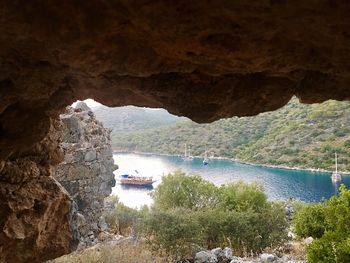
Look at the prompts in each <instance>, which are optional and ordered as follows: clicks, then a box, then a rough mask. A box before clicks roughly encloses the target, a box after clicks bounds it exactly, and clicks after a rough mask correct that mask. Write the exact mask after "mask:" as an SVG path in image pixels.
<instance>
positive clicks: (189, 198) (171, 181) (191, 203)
mask: <svg viewBox="0 0 350 263" xmlns="http://www.w3.org/2000/svg"><path fill="white" fill-rule="evenodd" d="M218 196H219V194H218V189H217V187H215V185H214V184H212V183H210V182H208V181H205V180H204V179H202V178H201V177H200V176H188V175H186V174H185V173H183V172H181V171H177V172H175V173H173V174H169V175H168V176H165V177H163V179H162V183H161V184H160V185H159V186H158V187H157V189H156V190H155V192H154V194H153V199H154V204H155V206H156V207H157V208H158V209H162V210H166V209H174V208H177V207H182V208H187V209H194V210H196V209H201V208H203V207H208V206H213V205H215V204H216V203H217V202H218Z"/></svg>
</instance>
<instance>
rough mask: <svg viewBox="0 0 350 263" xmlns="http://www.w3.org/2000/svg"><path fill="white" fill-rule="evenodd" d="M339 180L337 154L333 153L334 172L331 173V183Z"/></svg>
mask: <svg viewBox="0 0 350 263" xmlns="http://www.w3.org/2000/svg"><path fill="white" fill-rule="evenodd" d="M341 179H342V178H341V174H340V173H338V156H337V153H335V171H334V172H333V173H332V181H333V182H339V181H341Z"/></svg>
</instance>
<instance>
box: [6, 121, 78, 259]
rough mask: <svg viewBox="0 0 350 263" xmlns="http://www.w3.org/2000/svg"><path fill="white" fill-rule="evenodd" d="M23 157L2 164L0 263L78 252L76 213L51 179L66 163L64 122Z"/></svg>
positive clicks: (67, 196)
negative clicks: (56, 168) (61, 146)
mask: <svg viewBox="0 0 350 263" xmlns="http://www.w3.org/2000/svg"><path fill="white" fill-rule="evenodd" d="M49 129H50V133H49V136H47V137H45V138H43V139H42V140H41V141H40V142H39V143H38V144H35V146H34V147H32V148H30V149H28V150H27V151H25V154H24V155H23V156H22V157H20V158H15V159H11V160H7V161H0V262H1V263H3V262H6V263H7V262H8V263H21V262H32V263H34V262H42V261H43V260H45V259H50V258H55V257H58V256H60V255H62V254H64V253H69V252H70V251H72V250H74V249H75V248H76V247H77V244H78V232H77V229H76V228H75V226H76V225H77V221H76V220H77V213H76V210H75V206H74V202H73V200H72V199H71V197H70V196H69V195H68V193H67V191H66V190H65V189H64V188H63V187H62V186H61V185H60V184H59V183H58V182H57V181H56V180H55V178H53V177H52V176H51V174H52V168H53V166H54V165H57V163H58V162H60V161H61V160H62V158H63V156H62V154H61V152H60V150H59V146H58V145H59V143H60V133H58V132H57V130H59V129H60V123H59V122H52V123H51V125H50V127H49Z"/></svg>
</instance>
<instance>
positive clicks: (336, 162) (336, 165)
mask: <svg viewBox="0 0 350 263" xmlns="http://www.w3.org/2000/svg"><path fill="white" fill-rule="evenodd" d="M334 155H335V173H336V174H337V173H338V160H337V152H335V154H334Z"/></svg>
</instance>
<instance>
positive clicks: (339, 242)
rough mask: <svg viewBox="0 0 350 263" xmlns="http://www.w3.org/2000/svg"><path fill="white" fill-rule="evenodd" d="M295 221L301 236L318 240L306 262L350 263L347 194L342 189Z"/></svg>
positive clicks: (348, 202)
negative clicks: (308, 236)
mask: <svg viewBox="0 0 350 263" xmlns="http://www.w3.org/2000/svg"><path fill="white" fill-rule="evenodd" d="M308 213H310V215H307V214H308ZM295 220H296V222H295V224H296V226H297V227H296V228H299V232H298V234H299V235H300V236H306V235H308V234H310V233H311V234H312V235H313V236H314V237H316V238H317V239H316V240H315V241H314V242H313V243H312V244H311V245H310V246H309V247H308V249H307V255H308V262H310V263H316V262H317V263H346V262H350V190H348V189H346V188H345V186H343V185H342V186H341V187H340V194H339V197H337V196H333V197H331V198H330V199H329V200H328V201H324V203H323V204H322V205H311V206H310V207H308V208H305V210H302V211H301V212H300V213H299V215H298V216H297V217H296V219H295ZM322 222H323V223H322Z"/></svg>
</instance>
